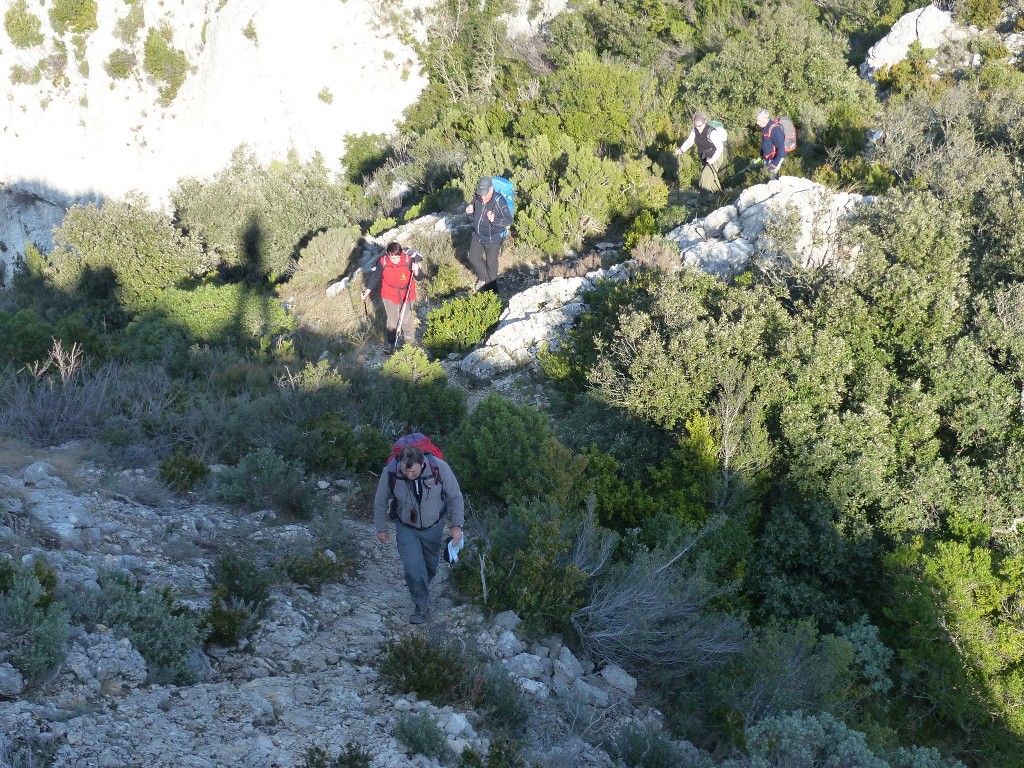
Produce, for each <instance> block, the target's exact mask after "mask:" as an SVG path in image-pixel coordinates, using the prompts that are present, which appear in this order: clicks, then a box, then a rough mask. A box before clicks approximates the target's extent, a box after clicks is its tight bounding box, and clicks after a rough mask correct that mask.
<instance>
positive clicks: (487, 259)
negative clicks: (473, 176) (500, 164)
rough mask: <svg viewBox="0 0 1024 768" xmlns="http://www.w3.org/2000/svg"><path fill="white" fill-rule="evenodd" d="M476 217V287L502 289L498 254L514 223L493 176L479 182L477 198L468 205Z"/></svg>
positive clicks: (472, 247) (472, 250) (472, 249)
mask: <svg viewBox="0 0 1024 768" xmlns="http://www.w3.org/2000/svg"><path fill="white" fill-rule="evenodd" d="M466 213H468V214H469V215H470V216H472V217H473V234H472V237H471V239H470V241H469V254H468V257H467V258H468V259H469V264H470V266H471V267H472V268H473V273H474V274H475V275H476V285H475V286H474V290H477V291H493V292H495V293H497V292H498V256H499V255H500V254H501V247H502V245H503V244H504V242H505V230H507V229H508V228H509V226H511V224H512V211H510V210H509V207H508V203H507V202H505V198H504V197H502V196H501V195H498V194H495V192H494V183H493V182H492V181H491V177H490V176H484V177H483V178H481V179H480V181H478V182H477V185H476V194H475V195H474V196H473V202H471V203H470V204H469V205H467V206H466Z"/></svg>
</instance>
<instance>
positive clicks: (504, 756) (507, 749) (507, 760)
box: [459, 739, 529, 768]
mask: <svg viewBox="0 0 1024 768" xmlns="http://www.w3.org/2000/svg"><path fill="white" fill-rule="evenodd" d="M521 749H522V747H521V745H520V744H519V742H517V741H514V740H512V739H492V740H491V745H490V746H489V747H488V748H487V755H486V756H485V757H484V758H482V759H481V757H480V756H479V755H477V754H476V753H475V752H472V751H471V750H468V749H466V750H464V751H463V752H462V754H461V755H460V756H459V768H529V764H528V763H527V762H526V761H525V760H524V759H523V758H522V757H521V755H520V750H521Z"/></svg>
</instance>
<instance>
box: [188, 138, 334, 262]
mask: <svg viewBox="0 0 1024 768" xmlns="http://www.w3.org/2000/svg"><path fill="white" fill-rule="evenodd" d="M171 201H172V204H173V205H174V207H175V210H176V211H177V220H178V222H179V224H180V226H181V227H182V228H183V229H184V230H185V231H187V232H190V233H191V234H192V235H193V236H195V237H198V238H200V239H201V240H202V241H203V242H204V243H207V244H208V248H209V249H210V251H211V252H212V254H213V255H214V256H215V257H216V258H217V259H219V260H220V261H221V262H222V264H223V268H224V269H225V270H229V271H233V272H234V273H235V274H237V275H238V276H240V277H245V278H251V279H255V280H262V279H264V278H269V279H270V280H272V281H277V280H281V279H283V278H285V277H286V276H287V275H289V274H291V273H292V271H293V269H295V262H296V259H297V258H298V257H299V255H300V253H301V252H302V249H303V248H304V247H305V246H306V245H307V244H308V243H309V242H310V240H311V238H313V236H314V235H316V234H317V233H319V232H324V231H328V230H330V229H331V228H343V231H342V234H341V235H340V238H341V241H344V242H348V241H349V239H350V237H351V233H350V232H349V231H348V230H345V229H344V228H345V227H347V226H348V225H349V224H350V223H351V221H350V218H349V215H348V213H349V210H350V208H351V205H350V203H349V199H348V191H347V188H346V187H345V186H344V185H341V184H336V183H334V182H332V181H331V179H330V174H329V172H328V170H327V167H326V166H325V164H324V162H323V159H322V158H320V157H319V156H317V157H315V158H313V159H312V160H310V161H308V162H302V161H300V160H299V159H298V157H297V156H296V155H294V154H293V155H290V156H289V157H288V160H287V161H283V162H281V161H278V162H275V163H272V164H271V165H269V166H264V165H263V164H262V163H261V162H260V161H259V159H258V158H257V157H256V156H255V154H253V153H251V152H248V151H246V150H245V149H244V148H239V149H237V150H235V152H234V153H233V154H232V155H231V161H230V163H229V165H228V166H227V167H226V168H225V169H223V170H222V171H220V173H218V174H217V175H216V176H214V177H213V179H212V180H210V181H205V180H200V179H195V178H189V179H184V180H182V181H181V182H180V184H179V186H178V189H177V190H175V191H173V192H172V193H171ZM353 245H354V243H353ZM322 255H326V254H322ZM348 255H349V254H346V253H339V254H337V256H338V258H339V259H342V258H347V256H348ZM312 261H313V262H317V261H320V262H321V263H322V259H321V257H320V256H318V257H317V258H316V259H312ZM322 269H323V268H322V267H314V268H313V271H314V273H317V274H323V272H322Z"/></svg>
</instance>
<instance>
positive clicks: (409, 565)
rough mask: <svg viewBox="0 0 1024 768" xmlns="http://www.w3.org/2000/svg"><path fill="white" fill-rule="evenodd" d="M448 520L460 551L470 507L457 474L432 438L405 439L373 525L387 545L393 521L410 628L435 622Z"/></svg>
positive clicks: (385, 476)
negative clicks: (435, 591) (433, 601)
mask: <svg viewBox="0 0 1024 768" xmlns="http://www.w3.org/2000/svg"><path fill="white" fill-rule="evenodd" d="M445 515H447V517H448V521H449V522H450V524H451V529H450V532H451V540H452V545H453V546H454V547H459V545H460V543H461V542H462V525H463V523H464V522H465V507H464V503H463V499H462V491H461V490H460V489H459V482H458V480H456V479H455V473H454V472H452V469H451V467H449V466H448V464H446V463H445V461H444V459H443V457H442V453H441V450H440V449H439V448H438V447H437V446H435V445H434V444H433V443H431V442H430V438H428V437H426V436H424V435H422V434H420V433H418V432H417V433H415V434H412V435H409V436H407V437H404V438H400V439H399V440H398V441H396V442H395V444H394V445H393V446H392V452H391V458H390V460H389V461H388V463H387V466H386V467H385V468H384V472H382V473H381V476H380V482H379V483H377V494H376V496H374V499H373V521H374V526H375V527H376V529H377V539H378V540H379V541H380V543H381V544H386V543H387V540H388V519H389V517H391V518H393V519H394V522H395V541H396V542H397V544H398V554H399V556H400V557H401V558H402V565H403V567H404V569H405V585H406V586H407V587H408V588H409V594H410V596H411V597H412V602H413V606H414V611H413V614H412V615H411V616H410V617H409V622H410V623H411V624H423V623H424V622H426V621H428V620H429V618H430V582H431V581H433V579H434V575H435V574H436V573H437V565H438V561H439V560H440V555H441V542H442V541H443V540H444V524H443V520H444V517H445Z"/></svg>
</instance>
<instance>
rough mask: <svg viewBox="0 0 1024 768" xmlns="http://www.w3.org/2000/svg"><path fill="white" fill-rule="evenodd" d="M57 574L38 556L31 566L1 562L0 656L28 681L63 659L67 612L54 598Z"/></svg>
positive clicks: (67, 627)
mask: <svg viewBox="0 0 1024 768" xmlns="http://www.w3.org/2000/svg"><path fill="white" fill-rule="evenodd" d="M55 586H56V574H55V573H54V572H53V570H52V569H50V568H49V567H48V566H47V565H46V564H45V562H43V561H42V560H41V559H37V560H36V561H35V563H34V564H33V566H32V567H25V566H20V565H15V564H13V563H11V562H7V561H5V562H0V659H3V660H5V661H9V662H10V663H11V664H13V665H14V666H15V667H17V669H18V670H19V671H20V672H21V673H22V674H23V675H24V676H25V677H26V678H28V679H29V680H30V681H32V680H35V679H37V678H39V677H41V676H42V675H44V674H45V673H47V672H49V671H50V670H52V669H54V668H56V667H57V665H59V664H60V663H61V662H62V661H63V660H64V654H65V651H66V644H67V638H68V631H69V625H68V613H67V611H66V610H65V608H64V606H63V605H62V604H61V603H58V602H55V601H54V595H53V591H54V587H55Z"/></svg>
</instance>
